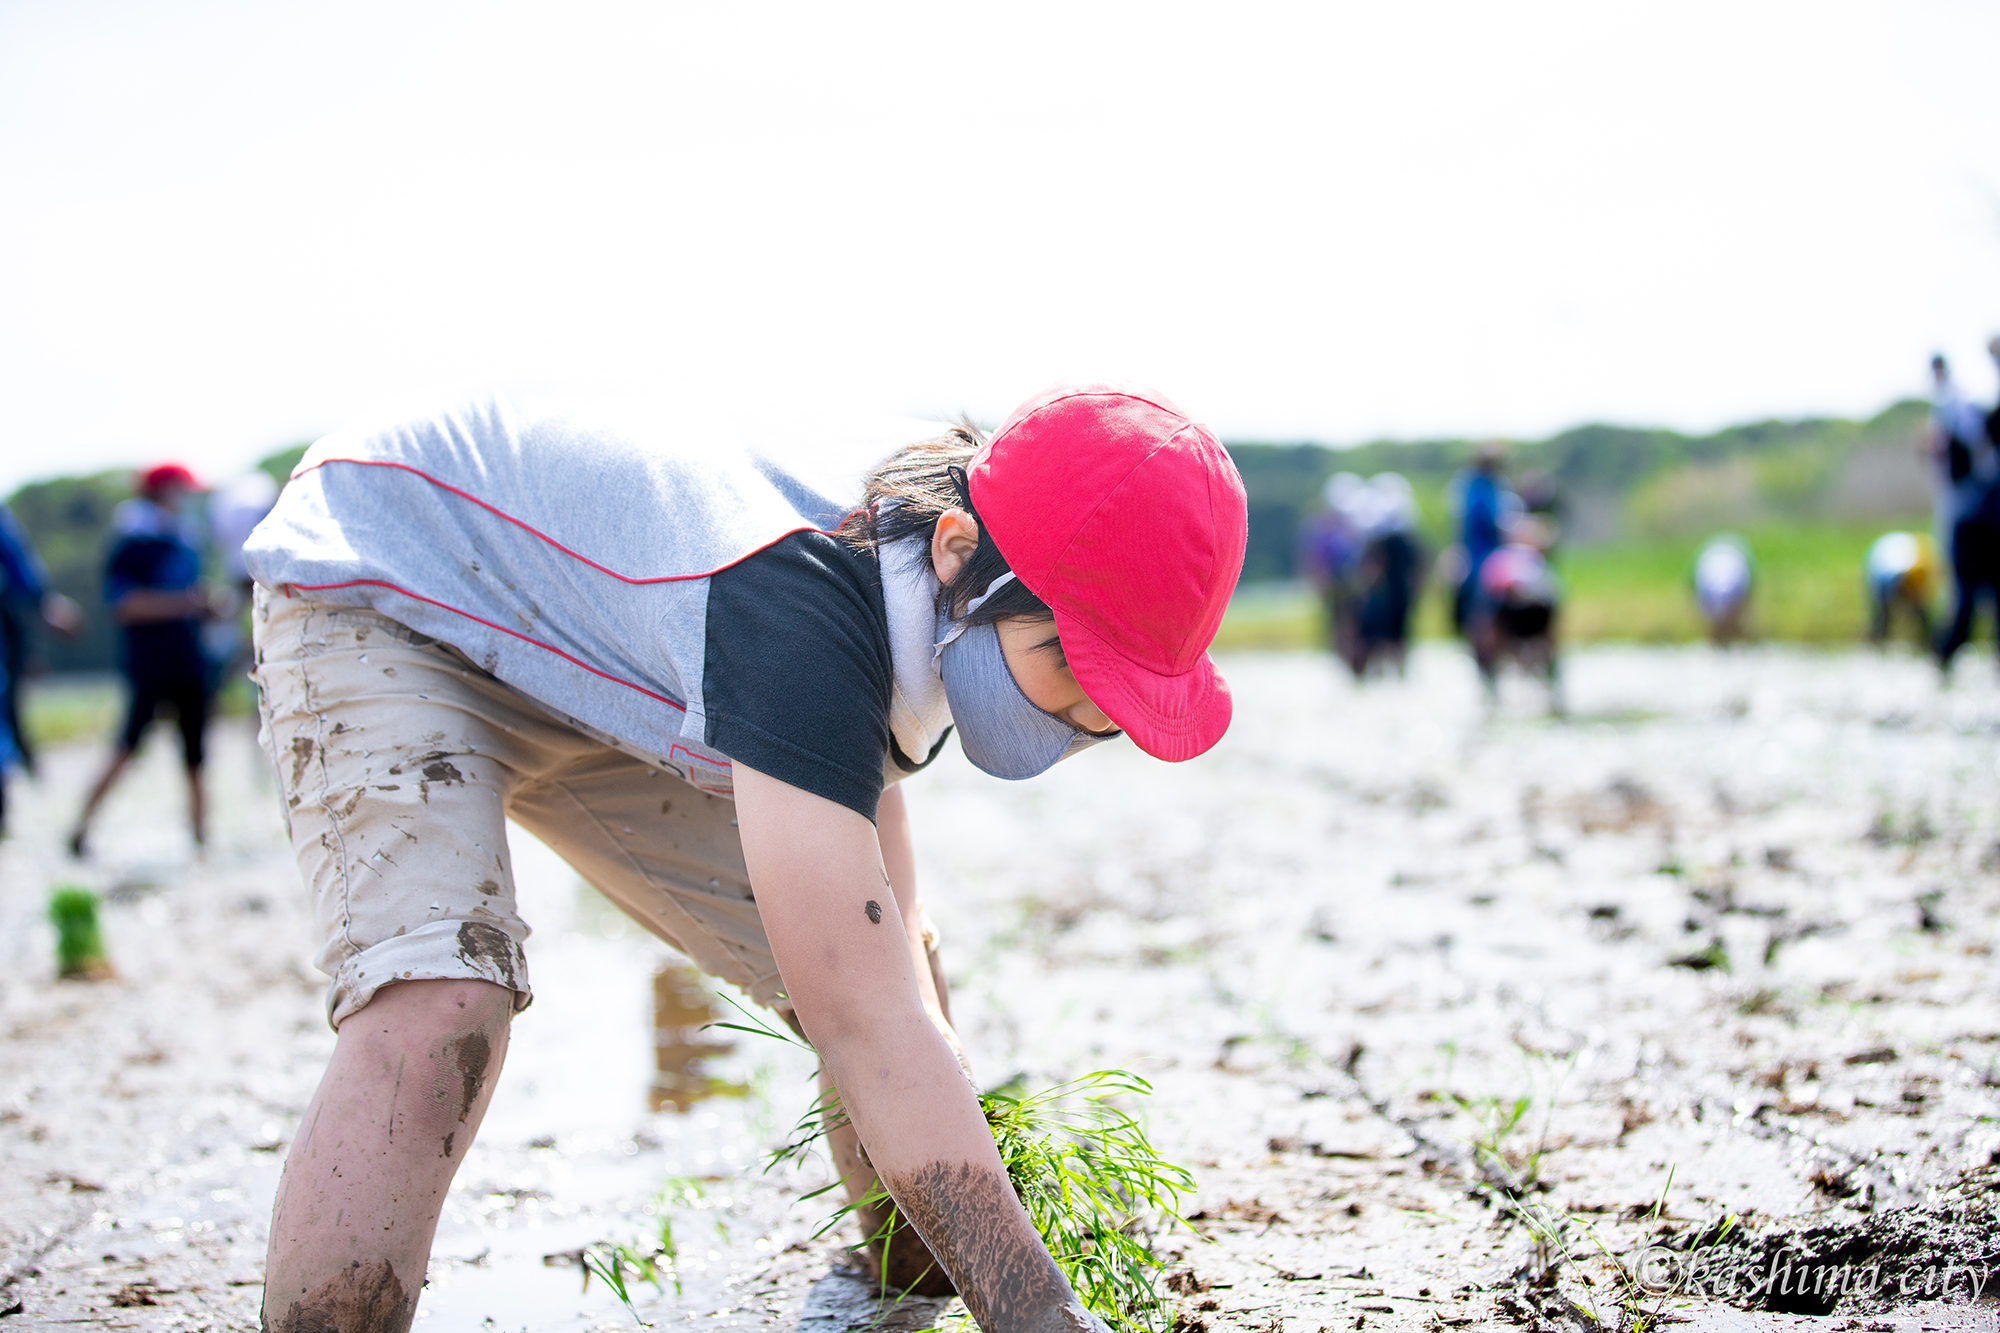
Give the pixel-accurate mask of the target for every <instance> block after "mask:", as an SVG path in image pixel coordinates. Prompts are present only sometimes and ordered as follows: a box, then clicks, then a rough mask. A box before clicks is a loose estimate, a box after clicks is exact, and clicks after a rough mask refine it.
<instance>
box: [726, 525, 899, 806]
mask: <svg viewBox="0 0 2000 1333" xmlns="http://www.w3.org/2000/svg"><path fill="white" fill-rule="evenodd" d="M892 685H893V668H892V666H891V659H890V650H889V622H888V614H887V612H886V611H885V609H884V606H883V601H882V576H881V570H880V566H879V565H878V564H877V562H876V560H875V557H874V556H873V554H872V553H869V552H864V551H857V550H855V549H854V548H853V547H850V546H848V545H846V544H845V543H843V542H842V541H840V540H839V539H838V538H835V537H832V536H830V535H828V534H827V533H823V532H799V533H794V534H792V535H791V536H789V537H787V538H785V539H784V540H783V541H780V542H778V543H776V544H775V545H772V546H770V547H767V548H766V549H764V550H762V551H759V552H758V553H757V554H755V555H753V556H751V557H750V558H748V559H747V560H743V561H741V562H739V563H737V564H735V565H732V566H730V567H729V568H728V569H725V570H723V571H721V572H720V573H718V574H716V575H714V576H713V577H712V578H711V579H710V581H709V591H708V613H707V641H706V644H705V649H704V660H703V665H702V700H703V707H704V709H705V711H706V714H707V726H706V734H705V735H704V737H703V739H704V740H705V741H706V742H707V743H708V744H709V745H712V746H714V747H715V748H716V749H717V750H720V751H721V752H722V753H723V754H725V755H728V756H729V757H730V758H731V759H734V760H740V761H741V762H743V763H745V764H748V765H749V766H750V767H751V768H754V769H756V770H757V771H759V772H761V773H768V774H770V775H771V776H772V777H774V778H777V779H778V780H779V781H781V782H787V783H790V784H791V785H792V786H795V787H799V788H802V789H804V790H806V791H809V792H812V793H814V794H815V795H819V796H824V797H826V798H827V799H828V800H830V801H834V802H837V803H838V804H841V805H844V806H846V807H847V808H848V809H850V810H854V811H857V812H859V813H860V814H862V815H864V816H866V817H867V818H868V819H871V820H872V819H874V818H875V807H876V804H877V802H879V801H880V800H881V797H882V765H883V757H884V756H885V755H886V754H887V753H888V749H889V699H890V692H891V689H892Z"/></svg>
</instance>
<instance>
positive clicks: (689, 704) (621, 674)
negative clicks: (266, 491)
mask: <svg viewBox="0 0 2000 1333" xmlns="http://www.w3.org/2000/svg"><path fill="white" fill-rule="evenodd" d="M666 436H667V433H664V432H659V433H654V434H641V433H634V432H633V431H632V430H630V429H613V428H607V427H605V426H603V425H598V424H589V423H585V422H581V421H578V420H574V419H571V418H569V417H563V416H546V415H545V416H532V417H530V416H523V415H521V414H518V413H516V412H515V411H514V410H513V409H512V408H511V407H510V406H509V405H508V404H506V403H505V402H503V401H499V400H486V401H481V402H476V403H472V404H468V405H465V406H462V407H458V408H454V409H451V410H448V411H443V412H437V413H432V414H429V415H425V416H420V417H416V418H412V419H407V420H402V421H396V422H392V423H389V424H386V425H381V426H377V427H372V428H364V429H358V430H353V431H346V432H342V433H340V434H336V435H331V436H328V437H327V438H326V439H323V440H321V441H320V442H319V443H317V444H315V445H314V446H313V447H312V449H311V450H310V451H308V452H307V454H306V456H305V458H304V459H303V460H302V461H301V462H300V464H299V466H298V468H297V469H296V470H294V472H293V474H292V479H291V482H290V484H288V485H287V486H286V487H285V490H284V493H283V494H282V495H281V496H280V497H279V499H278V503H277V505H276V507H275V508H274V509H273V510H272V512H271V514H270V516H269V517H268V518H266V519H265V520H264V522H263V523H261V524H260V525H259V526H258V528H257V530H256V531H255V532H254V533H253V534H252V535H251V537H250V540H249V541H248V542H247V543H246V544H245V546H244V549H243V556H244V563H245V565H246V567H247V568H248V570H249V572H250V574H251V576H252V577H253V578H255V579H256V580H257V581H258V582H259V583H262V584H264V585H265V586H267V587H270V588H272V589H274V590H282V589H284V588H286V587H288V586H289V587H292V588H296V589H298V590H300V591H303V592H309V593H310V594H311V595H312V596H313V597H315V598H318V599H320V600H324V601H332V602H336V603H342V604H350V605H362V606H368V607H370V608H372V609H374V610H375V611H377V612H379V613H381V614H383V615H386V616H389V617H391V618H392V619H395V620H397V621H400V622H401V623H403V624H406V625H408V626H409V627H410V628H412V629H414V630H417V631H419V632H420V633H423V634H428V635H431V636H433V637H435V638H437V639H440V640H442V641H444V642H445V643H448V644H451V645H452V646H453V647H455V648H457V649H458V650H459V651H461V652H463V653H464V654H465V655H466V656H467V657H469V658H470V659H471V660H472V661H473V662H475V663H477V664H478V665H479V666H480V667H481V668H483V669H484V670H486V671H488V672H490V673H491V674H493V675H494V676H496V677H498V678H499V679H501V680H504V681H506V682H507V683H508V684H510V685H512V686H513V687H514V688H516V689H518V690H520V691H521V692H522V693H523V694H525V695H527V696H528V697H530V698H532V699H534V700H535V701H536V702H538V703H540V704H541V705H543V706H544V707H546V708H548V709H549V710H550V711H551V712H553V713H555V714H557V715H558V716H560V717H563V718H565V719H567V720H568V721H570V722H571V724H572V725H575V726H577V727H578V728H579V729H580V730H583V731H585V732H587V733H589V734H592V735H594V736H597V737H599V738H600V739H603V740H605V741H606V742H607V743H610V744H614V745H617V746H618V747H619V748H621V749H624V750H627V751H629V752H631V753H634V754H638V755H641V756H642V757H644V758H646V759H647V760H648V761H649V762H656V763H658V764H660V765H661V766H663V767H665V768H667V769H670V770H672V771H674V772H675V773H677V774H679V775H680V776H682V777H684V778H686V779H687V780H688V781H690V782H692V783H694V784H695V785H696V786H698V787H701V788H702V789H704V790H708V791H714V792H718V793H721V794H725V795H726V794H729V793H730V792H732V791H733V787H732V785H731V781H730V762H731V760H732V759H740V760H741V761H742V762H744V763H746V764H749V765H750V766H752V767H753V768H756V769H758V770H759V771H762V772H767V773H770V774H771V775H772V776H774V777H777V778H780V779H781V780H783V781H786V782H789V783H791V784H793V785H794V786H798V787H802V788H804V789H806V790H808V791H813V792H816V793H818V794H819V795H822V796H825V797H827V798H828V799H829V800H834V801H837V802H839V803H840V804H842V805H845V806H848V807H849V808H851V809H854V810H858V811H860V812H861V813H862V814H864V815H867V816H869V817H870V818H872V817H873V816H874V812H875V805H876V802H877V800H878V799H879V797H880V795H881V791H882V787H883V785H884V783H885V782H887V781H893V780H895V779H896V778H898V777H900V776H901V775H903V774H904V773H906V772H911V771H914V770H915V769H916V768H917V767H920V766H921V765H922V764H923V763H925V762H928V760H929V759H930V758H931V757H932V756H933V755H934V754H935V753H936V752H937V749H938V747H939V746H940V745H941V744H942V742H943V739H944V736H945V734H946V732H947V731H948V729H949V726H950V715H949V711H948V709H946V707H945V706H944V701H943V691H942V687H941V685H939V684H938V682H937V680H936V671H935V667H934V666H932V665H931V662H930V656H929V654H928V652H927V651H926V650H927V648H928V645H929V640H930V637H931V632H932V629H933V622H932V619H931V608H930V597H931V594H932V593H933V592H934V591H935V588H936V584H935V581H934V580H931V579H929V576H928V575H927V574H925V573H924V572H923V571H922V569H921V566H920V564H919V563H918V562H917V561H915V560H914V559H913V558H912V554H911V553H910V552H904V551H896V550H891V551H888V552H884V553H883V554H882V557H881V558H880V559H878V557H877V555H876V553H875V552H872V551H865V550H857V549H856V548H854V547H853V546H851V545H848V544H847V543H845V542H843V541H841V540H839V539H837V538H835V537H833V536H831V535H830V532H831V530H832V529H833V528H835V527H837V526H838V525H839V523H840V521H841V519H842V517H843V516H844V515H845V513H846V512H847V509H848V506H847V505H846V504H844V503H841V502H840V501H838V500H836V499H834V498H830V497H828V496H825V495H822V494H820V493H819V492H817V491H815V490H814V489H812V488H811V487H810V486H808V485H806V484H805V483H803V482H801V481H800V480H799V479H798V478H797V477H795V476H794V475H792V474H791V473H789V472H787V471H785V470H783V469H781V468H779V467H777V466H775V465H774V464H772V463H770V462H768V461H765V460H762V459H759V458H756V457H753V456H750V455H746V454H741V453H737V452H733V451H727V450H716V449H712V448H704V447H702V446H701V445H699V444H696V443H691V442H689V441H685V440H676V439H671V438H667V437H666ZM904 442H905V441H901V440H890V441H885V442H884V446H883V449H882V452H883V453H884V454H887V453H888V452H889V451H890V449H892V448H893V447H895V445H897V444H900V443H904ZM885 566H886V568H887V577H886V578H885Z"/></svg>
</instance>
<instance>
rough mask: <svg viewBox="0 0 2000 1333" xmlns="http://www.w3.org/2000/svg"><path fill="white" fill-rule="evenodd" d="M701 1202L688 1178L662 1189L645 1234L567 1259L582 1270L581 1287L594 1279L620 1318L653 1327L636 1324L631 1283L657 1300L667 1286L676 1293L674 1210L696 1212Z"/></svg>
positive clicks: (591, 1247) (677, 1250)
mask: <svg viewBox="0 0 2000 1333" xmlns="http://www.w3.org/2000/svg"><path fill="white" fill-rule="evenodd" d="M701 1198H702V1189H701V1182H700V1181H698V1180H694V1179H693V1178H691V1177H687V1176H676V1177H674V1178H672V1179H670V1180H669V1181H668V1182H667V1184H666V1186H665V1188H663V1189H662V1190H661V1191H660V1193H659V1194H658V1195H656V1196H654V1199H653V1204H652V1207H651V1209H650V1210H649V1211H651V1213H652V1214H653V1219H654V1226H653V1229H652V1231H651V1233H650V1234H648V1235H647V1236H645V1237H644V1238H642V1239H640V1240H636V1241H631V1242H626V1241H609V1240H602V1241H598V1242H596V1243H595V1244H592V1245H586V1246H584V1247H583V1249H582V1250H580V1251H576V1252H574V1253H573V1254H572V1255H571V1256H568V1257H573V1258H574V1259H575V1260H576V1262H577V1264H578V1265H579V1266H580V1267H582V1269H583V1275H584V1276H583V1284H584V1286H585V1287H588V1286H589V1285H590V1279H591V1278H592V1277H596V1278H597V1279H598V1280H599V1281H601V1282H603V1283H604V1285H605V1286H607V1287H609V1288H610V1289H611V1294H612V1295H614V1296H616V1297H617V1298H618V1300H619V1303H620V1304H622V1305H623V1306H624V1307H625V1312H626V1313H627V1314H629V1315H631V1316H632V1322H633V1323H635V1324H637V1325H638V1326H639V1327H640V1328H651V1327H652V1325H651V1324H649V1323H647V1322H646V1321H645V1320H643V1319H641V1318H639V1309H638V1307H637V1306H636V1305H635V1304H633V1301H632V1291H631V1285H630V1284H631V1283H634V1282H648V1283H651V1284H652V1287H653V1290H654V1291H655V1292H656V1293H658V1294H659V1295H661V1296H664V1295H666V1294H667V1289H666V1283H668V1282H671V1283H673V1286H674V1294H675V1295H677V1296H678V1295H679V1294H680V1291H681V1278H680V1270H679V1267H678V1261H679V1259H680V1247H679V1245H678V1244H677V1243H676V1241H675V1238H674V1217H673V1211H672V1210H673V1208H674V1207H675V1206H677V1205H692V1206H699V1205H700V1203H701Z"/></svg>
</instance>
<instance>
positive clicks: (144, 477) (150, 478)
mask: <svg viewBox="0 0 2000 1333" xmlns="http://www.w3.org/2000/svg"><path fill="white" fill-rule="evenodd" d="M169 486H180V487H183V488H185V489H187V490H190V491H198V490H200V489H201V483H200V482H198V481H196V480H195V479H194V473H192V472H190V471H188V470H187V469H186V468H185V467H182V466H181V465H180V464H179V463H161V464H159V465H158V466H157V467H149V468H147V469H146V470H145V471H144V472H141V473H140V474H139V494H141V495H143V496H145V497H146V498H147V499H148V500H157V499H159V498H160V494H161V492H163V491H165V490H166V489H167V487H169Z"/></svg>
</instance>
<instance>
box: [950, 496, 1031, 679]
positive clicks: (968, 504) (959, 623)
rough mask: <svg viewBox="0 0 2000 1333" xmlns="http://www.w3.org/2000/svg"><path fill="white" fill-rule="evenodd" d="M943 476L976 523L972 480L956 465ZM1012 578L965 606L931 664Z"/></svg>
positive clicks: (1000, 581) (1005, 578) (999, 581)
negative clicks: (974, 615) (984, 603)
mask: <svg viewBox="0 0 2000 1333" xmlns="http://www.w3.org/2000/svg"><path fill="white" fill-rule="evenodd" d="M944 474H945V476H947V477H949V478H951V485H952V489H953V490H955V491H957V492H958V503H959V506H960V507H961V508H963V509H964V510H965V512H966V513H968V514H970V515H972V518H973V521H974V522H978V521H979V511H978V510H977V509H975V508H973V507H972V479H971V478H969V477H967V476H966V475H965V469H964V468H963V467H961V466H960V465H959V464H957V463H950V464H947V465H946V467H945V470H944ZM1013 577H1014V574H1013V571H1012V570H1009V571H1008V572H1007V573H1005V574H1002V575H1001V576H1000V577H999V578H997V579H995V580H993V582H991V583H989V584H987V585H986V590H985V591H984V592H982V593H980V594H979V596H977V597H975V598H973V599H972V600H971V601H969V602H967V603H966V604H965V613H964V615H961V616H959V617H958V618H957V619H956V620H953V621H952V622H951V628H950V629H948V630H946V631H945V635H944V637H943V638H942V639H939V640H938V641H937V644H936V646H935V647H934V648H933V649H932V650H931V661H933V662H935V661H937V659H938V658H939V657H940V656H942V655H943V653H944V650H945V648H946V647H947V646H949V645H950V644H951V642H952V640H954V639H956V638H957V637H958V636H959V635H961V634H963V633H965V630H966V624H965V617H966V616H969V615H971V614H972V613H973V612H974V611H976V610H978V609H979V605H980V603H982V602H984V601H985V600H986V599H987V598H989V597H991V596H992V595H993V594H994V593H996V592H998V591H999V590H1000V589H1001V588H1003V587H1005V586H1006V585H1007V584H1008V583H1009V582H1010V581H1012V579H1013Z"/></svg>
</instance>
